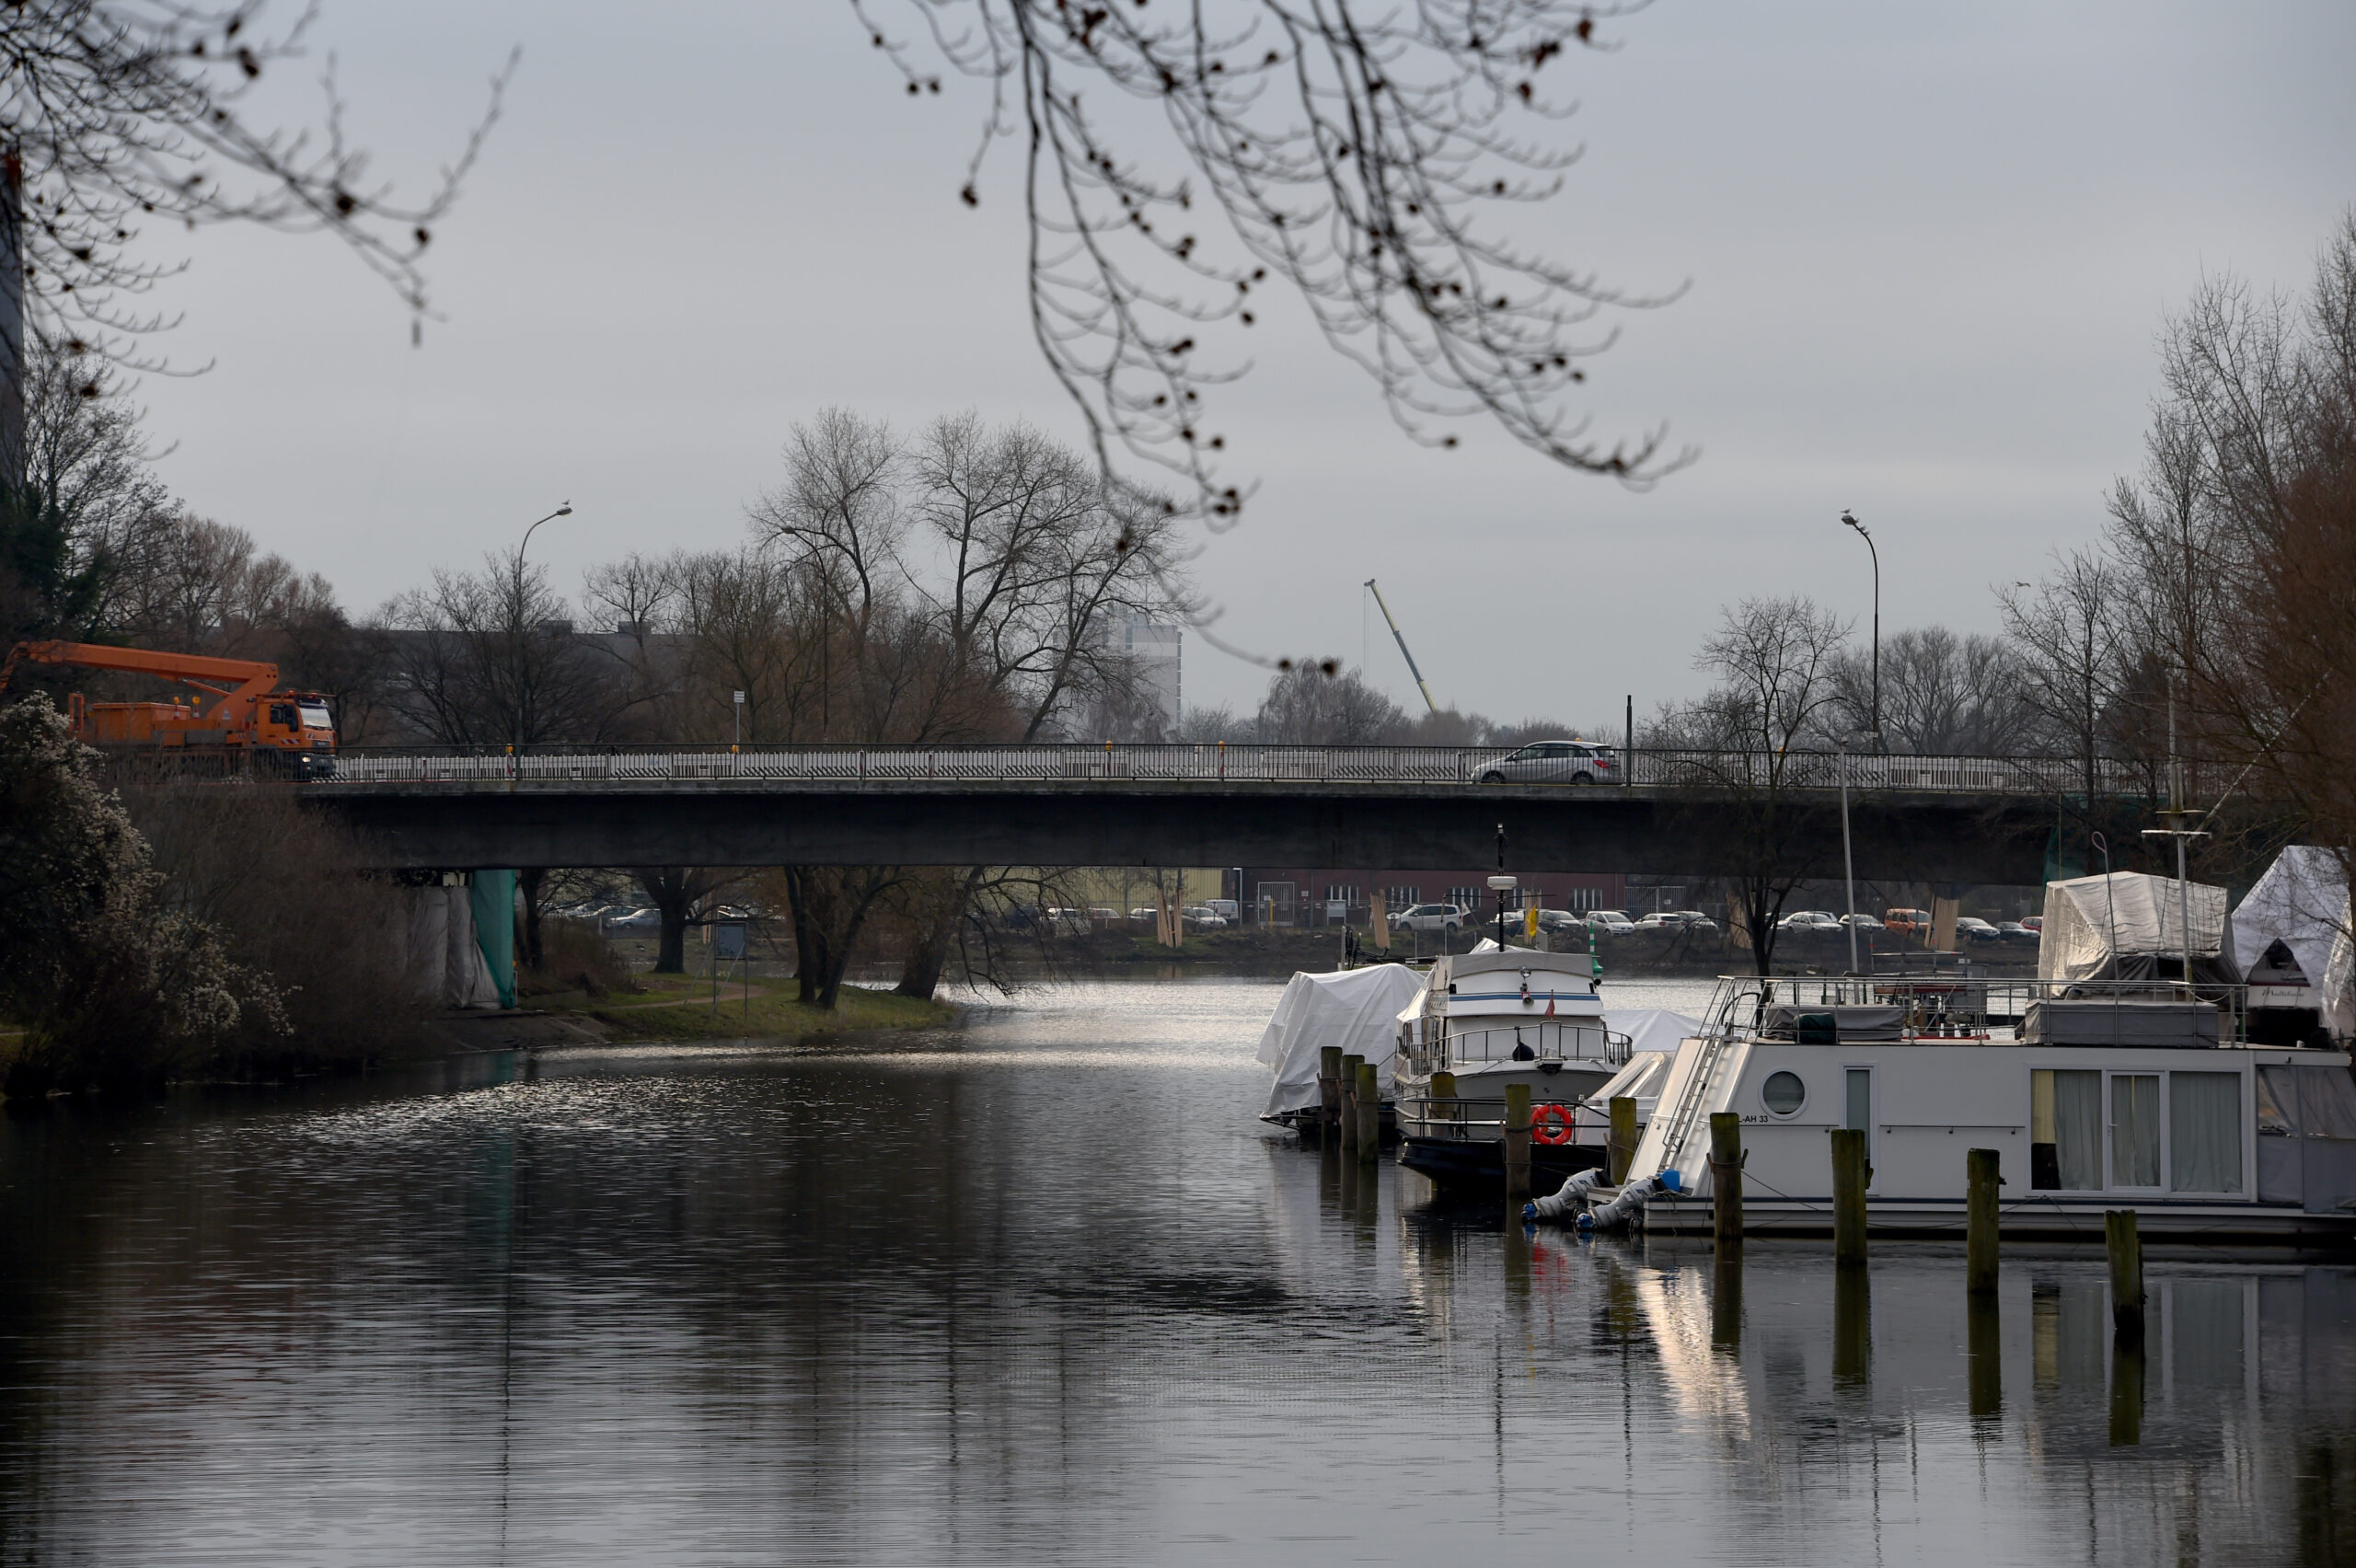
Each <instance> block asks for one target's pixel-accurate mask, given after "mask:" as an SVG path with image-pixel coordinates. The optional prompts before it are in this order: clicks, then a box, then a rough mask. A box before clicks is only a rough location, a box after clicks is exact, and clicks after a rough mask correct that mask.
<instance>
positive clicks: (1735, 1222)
mask: <svg viewBox="0 0 2356 1568" xmlns="http://www.w3.org/2000/svg"><path fill="white" fill-rule="evenodd" d="M1710 1238H1711V1239H1712V1240H1713V1241H1714V1242H1715V1243H1716V1245H1717V1247H1718V1250H1719V1251H1722V1252H1735V1251H1741V1249H1742V1118H1741V1117H1740V1116H1738V1115H1737V1114H1736V1113H1734V1112H1732V1111H1713V1112H1712V1113H1710Z"/></svg>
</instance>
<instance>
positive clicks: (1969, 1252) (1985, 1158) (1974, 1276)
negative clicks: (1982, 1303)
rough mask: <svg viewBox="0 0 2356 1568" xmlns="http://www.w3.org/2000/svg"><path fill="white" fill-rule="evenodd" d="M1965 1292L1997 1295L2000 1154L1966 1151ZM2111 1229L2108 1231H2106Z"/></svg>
mask: <svg viewBox="0 0 2356 1568" xmlns="http://www.w3.org/2000/svg"><path fill="white" fill-rule="evenodd" d="M1963 1170H1964V1176H1965V1180H1966V1182H1967V1185H1966V1188H1965V1193H1966V1197H1965V1206H1964V1232H1963V1258H1964V1265H1963V1268H1964V1288H1965V1289H1967V1290H1969V1292H1970V1293H1971V1294H1972V1295H1974V1296H1993V1295H1995V1294H1996V1267H1997V1264H1996V1254H1997V1245H1996V1225H1997V1206H1996V1189H1997V1188H1998V1187H2000V1186H2002V1185H2004V1177H2003V1175H2002V1174H2001V1161H2000V1156H1999V1153H1998V1151H1997V1150H1995V1149H1992V1148H1974V1149H1967V1150H1965V1151H1964V1156H1963ZM2106 1229H2108V1227H2106Z"/></svg>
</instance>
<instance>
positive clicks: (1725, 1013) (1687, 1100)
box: [1660, 986, 1742, 1170]
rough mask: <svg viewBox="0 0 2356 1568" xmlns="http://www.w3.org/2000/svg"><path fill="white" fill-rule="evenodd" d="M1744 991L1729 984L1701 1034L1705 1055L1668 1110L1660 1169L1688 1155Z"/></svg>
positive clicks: (1674, 1163) (1697, 1063)
mask: <svg viewBox="0 0 2356 1568" xmlns="http://www.w3.org/2000/svg"><path fill="white" fill-rule="evenodd" d="M1741 996H1742V993H1741V992H1740V991H1739V990H1738V989H1737V988H1735V987H1731V986H1729V987H1728V988H1727V996H1726V997H1724V998H1722V999H1721V1000H1720V1002H1719V1004H1718V1010H1717V1016H1716V1017H1715V1018H1713V1019H1712V1020H1710V1025H1709V1027H1708V1028H1707V1029H1706V1030H1704V1031H1703V1034H1702V1058H1701V1060H1700V1061H1698V1062H1696V1063H1694V1064H1693V1071H1692V1074H1691V1075H1689V1076H1688V1077H1687V1078H1686V1080H1685V1087H1684V1089H1683V1090H1682V1091H1681V1092H1680V1094H1679V1095H1678V1097H1677V1108H1676V1110H1674V1111H1673V1112H1671V1113H1669V1132H1668V1135H1667V1136H1666V1137H1665V1138H1664V1139H1663V1140H1662V1146H1661V1160H1660V1168H1661V1169H1662V1170H1671V1169H1674V1168H1675V1166H1676V1165H1677V1162H1678V1161H1679V1160H1680V1159H1683V1158H1684V1157H1685V1145H1686V1141H1687V1140H1688V1139H1689V1138H1691V1137H1692V1133H1693V1124H1694V1123H1695V1122H1696V1121H1698V1120H1699V1119H1700V1118H1701V1114H1702V1107H1703V1106H1704V1105H1706V1104H1708V1103H1709V1099H1710V1084H1711V1080H1712V1079H1714V1078H1716V1077H1717V1076H1718V1064H1719V1062H1720V1061H1721V1060H1722V1059H1723V1058H1724V1057H1725V1055H1726V1049H1727V1040H1728V1038H1729V1037H1730V1036H1731V1035H1732V1034H1733V1033H1734V1009H1735V1004H1736V1002H1737V1001H1738V1000H1739V999H1740V998H1741Z"/></svg>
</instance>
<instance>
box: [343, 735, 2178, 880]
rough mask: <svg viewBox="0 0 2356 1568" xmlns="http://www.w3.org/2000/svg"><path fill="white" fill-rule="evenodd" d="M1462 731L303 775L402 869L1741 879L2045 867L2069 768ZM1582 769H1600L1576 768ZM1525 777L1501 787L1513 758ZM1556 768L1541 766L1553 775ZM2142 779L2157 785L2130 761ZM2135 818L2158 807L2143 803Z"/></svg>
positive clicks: (2003, 874)
mask: <svg viewBox="0 0 2356 1568" xmlns="http://www.w3.org/2000/svg"><path fill="white" fill-rule="evenodd" d="M1505 755H1506V754H1503V753H1500V752H1497V751H1495V750H1489V751H1473V750H1458V749H1453V748H1437V747H1389V746H1383V747H1294V746H1188V745H1171V746H1148V745H1100V746H1090V745H1079V746H1023V747H1009V746H989V747H907V746H890V747H887V746H870V747H804V748H752V747H745V748H727V747H717V748H702V749H695V750H687V749H675V750H662V751H653V750H645V749H629V750H613V751H604V752H589V751H545V752H530V753H526V754H525V755H521V756H516V755H447V754H424V753H410V752H404V753H382V752H378V753H352V754H348V755H345V756H344V757H342V758H341V760H340V763H339V767H338V776H337V777H336V778H334V779H332V780H327V781H320V782H317V783H311V784H306V785H301V786H297V788H299V789H300V790H301V791H302V793H303V795H304V796H305V797H306V799H308V800H309V801H314V802H316V803H317V804H318V806H320V807H321V808H323V809H328V810H332V811H334V812H335V813H338V814H340V815H341V816H342V817H344V818H345V819H346V820H347V821H349V822H350V823H351V824H352V825H353V826H354V827H357V828H359V829H361V830H363V831H364V833H365V834H366V835H367V836H368V837H369V838H370V839H371V841H372V842H374V843H375V844H376V845H377V846H379V847H381V849H382V852H383V857H384V862H385V864H386V865H387V866H388V867H392V868H410V869H441V870H468V869H475V868H491V867H519V868H520V867H535V866H549V867H562V866H682V865H686V866H692V865H731V866H733V865H791V864H803V865H810V864H840V865H1037V866H1114V865H1129V866H1217V865H1317V866H1324V867H1332V868H1334V869H1345V868H1355V867H1363V868H1368V869H1373V868H1380V867H1415V866H1428V867H1433V868H1440V867H1461V866H1468V865H1474V866H1477V865H1482V864H1485V863H1487V862H1489V861H1490V860H1491V859H1493V858H1494V856H1495V853H1496V829H1497V827H1498V825H1499V824H1503V825H1504V827H1505V829H1506V832H1507V843H1508V861H1509V864H1510V866H1511V867H1512V868H1514V869H1516V870H1604V869H1617V868H1623V867H1634V868H1642V869H1644V870H1652V871H1660V872H1667V873H1672V874H1677V873H1682V874H1698V875H1709V874H1722V873H1725V872H1727V871H1728V870H1731V869H1733V867H1734V863H1735V860H1736V858H1738V857H1741V856H1743V855H1744V854H1745V852H1746V851H1745V848H1744V847H1745V846H1746V845H1749V844H1753V843H1755V842H1756V841H1757V839H1758V838H1759V836H1761V833H1762V832H1764V831H1765V826H1764V824H1765V823H1766V820H1767V813H1768V812H1769V810H1770V808H1771V805H1772V810H1773V823H1774V826H1773V831H1774V833H1775V834H1776V836H1778V837H1779V839H1780V840H1781V842H1782V843H1783V845H1784V848H1783V850H1782V851H1781V857H1780V858H1781V859H1784V862H1785V863H1789V864H1796V865H1800V866H1804V867H1805V868H1806V870H1807V872H1808V874H1812V875H1819V876H1821V875H1834V874H1838V872H1839V870H1840V866H1841V812H1840V801H1841V790H1842V781H1843V778H1845V779H1846V782H1847V786H1848V790H1849V794H1850V801H1851V806H1850V828H1851V836H1852V839H1853V842H1854V854H1855V860H1856V870H1857V874H1858V875H1859V876H1860V877H1866V878H1875V879H1882V880H1898V879H1913V880H1923V881H1934V882H2012V883H2027V882H2038V880H2040V879H2041V877H2042V876H2043V874H2044V866H2045V851H2046V845H2047V842H2048V836H2049V835H2050V832H2051V831H2052V828H2053V825H2054V823H2055V820H2056V815H2057V811H2058V809H2059V802H2060V799H2061V796H2062V795H2063V794H2065V793H2068V792H2071V791H2073V790H2076V791H2082V790H2083V788H2084V786H2083V782H2082V781H2081V780H2080V779H2079V778H2077V777H2076V775H2077V773H2078V770H2077V769H2076V768H2074V767H2073V765H2071V764H2070V763H2068V762H2067V761H2066V760H2056V759H2051V758H1992V757H1917V756H1908V757H1874V756H1841V755H1835V754H1821V755H1819V754H1807V755H1799V754H1792V755H1782V756H1772V757H1771V756H1767V755H1761V754H1746V753H1703V752H1645V753H1639V754H1636V755H1633V756H1626V757H1617V758H1613V759H1611V765H1610V766H1609V767H1606V768H1604V769H1602V770H1601V771H1603V772H1604V774H1605V775H1606V777H1607V778H1610V779H1611V780H1612V781H1611V782H1594V783H1589V782H1581V781H1577V778H1578V775H1585V776H1587V777H1588V778H1592V777H1593V774H1594V773H1595V771H1597V770H1596V768H1595V767H1594V765H1593V764H1592V763H1586V764H1581V763H1579V762H1576V761H1572V760H1565V761H1564V762H1563V763H1562V764H1561V765H1559V766H1556V767H1535V768H1533V767H1528V766H1526V765H1525V766H1523V767H1518V768H1507V767H1503V766H1502V759H1504V757H1505ZM1572 767H1577V769H1578V775H1573V774H1571V773H1570V771H1569V770H1570V768H1572ZM1507 772H1510V773H1513V774H1515V775H1516V777H1512V778H1507V780H1506V781H1504V782H1484V779H1486V778H1496V777H1497V776H1499V775H1500V774H1502V773H1507ZM1530 775H1534V776H1530ZM2101 782H2102V783H2103V785H2104V786H2105V790H2106V792H2108V791H2111V790H2117V791H2118V792H2119V793H2120V794H2121V795H2122V796H2123V795H2126V794H2129V793H2133V794H2136V795H2140V793H2141V790H2140V788H2137V787H2138V786H2140V784H2141V783H2142V779H2141V778H2140V776H2135V777H2127V776H2125V775H2124V774H2123V773H2122V775H2121V776H2120V777H2118V778H2105V779H2103V780H2102V781H2101ZM2119 804H2120V806H2121V808H2122V810H2128V811H2132V810H2134V809H2136V802H2132V801H2127V800H2124V799H2122V800H2121V801H2120V802H2119Z"/></svg>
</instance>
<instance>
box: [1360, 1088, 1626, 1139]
mask: <svg viewBox="0 0 2356 1568" xmlns="http://www.w3.org/2000/svg"><path fill="white" fill-rule="evenodd" d="M1392 1103H1393V1104H1394V1105H1395V1106H1396V1108H1397V1110H1398V1114H1399V1119H1400V1121H1401V1122H1402V1123H1403V1124H1404V1123H1407V1122H1414V1123H1415V1124H1417V1125H1418V1129H1419V1130H1418V1131H1417V1132H1416V1133H1415V1136H1417V1137H1425V1138H1440V1139H1443V1140H1446V1141H1448V1142H1451V1143H1472V1142H1473V1141H1475V1139H1476V1136H1477V1138H1478V1140H1479V1141H1483V1142H1486V1141H1488V1140H1490V1139H1492V1138H1496V1137H1500V1136H1504V1134H1505V1130H1506V1120H1505V1104H1504V1102H1503V1101H1496V1100H1460V1099H1454V1098H1450V1097H1449V1096H1446V1095H1428V1094H1426V1095H1409V1096H1407V1097H1405V1098H1403V1099H1400V1100H1397V1101H1393V1102H1392ZM1547 1103H1550V1104H1562V1105H1567V1106H1569V1107H1570V1108H1571V1109H1572V1110H1574V1111H1585V1110H1587V1109H1588V1101H1586V1100H1564V1101H1547ZM1475 1111H1479V1112H1484V1113H1485V1112H1490V1111H1494V1112H1495V1114H1494V1115H1490V1114H1484V1115H1474V1114H1472V1113H1473V1112H1475Z"/></svg>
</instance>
